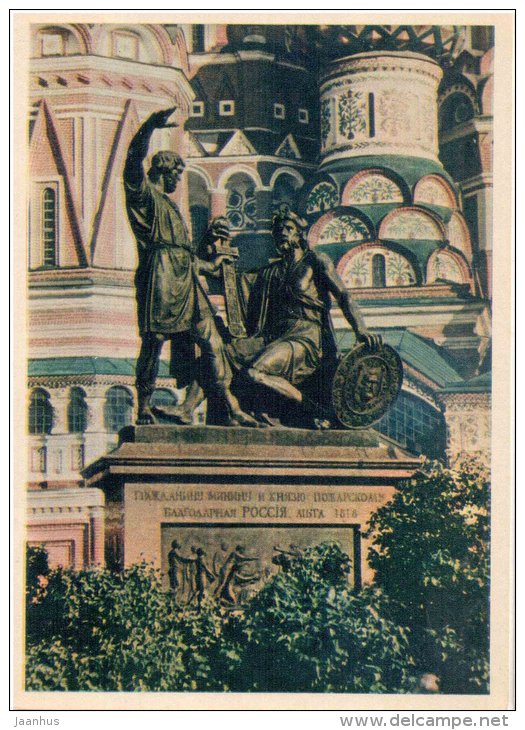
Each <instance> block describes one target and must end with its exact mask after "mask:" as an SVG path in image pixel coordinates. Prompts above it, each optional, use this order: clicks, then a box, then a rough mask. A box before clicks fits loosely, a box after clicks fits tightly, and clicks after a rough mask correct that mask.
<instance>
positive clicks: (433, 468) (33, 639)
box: [26, 464, 489, 694]
mask: <svg viewBox="0 0 525 730" xmlns="http://www.w3.org/2000/svg"><path fill="white" fill-rule="evenodd" d="M488 495H489V491H488V484H487V480H486V478H485V475H484V474H483V473H482V472H481V471H480V470H479V469H478V468H477V467H475V466H474V465H473V464H466V465H463V466H461V467H460V468H459V469H458V470H457V471H451V470H447V469H444V468H443V467H441V466H439V465H428V466H427V467H425V468H424V469H423V470H422V471H421V472H420V473H418V474H417V475H415V476H414V477H413V478H412V479H409V480H407V481H406V482H404V483H403V484H401V485H400V488H399V490H398V491H397V492H396V493H395V495H394V497H393V498H392V500H391V501H390V502H389V503H388V504H387V505H385V506H384V507H382V508H381V509H380V510H378V512H377V513H376V515H375V516H374V517H373V519H372V520H371V524H370V536H371V537H372V541H373V545H372V548H371V550H370V554H369V562H370V564H371V566H372V567H373V568H374V569H375V571H376V582H375V584H374V585H373V586H365V587H364V588H363V589H361V590H352V589H351V588H350V585H349V582H348V574H349V572H350V571H351V564H350V560H349V558H348V556H347V555H346V554H345V553H343V552H342V551H341V549H340V547H339V546H338V545H337V544H335V543H323V544H321V545H317V546H314V547H311V548H308V549H306V550H304V552H303V553H302V554H298V555H297V556H296V557H293V558H290V559H289V560H287V561H286V562H285V563H283V564H282V566H281V571H280V572H279V573H278V574H277V575H275V576H274V577H273V578H272V579H270V581H269V582H268V583H267V584H266V585H265V586H264V588H263V589H262V590H261V591H260V592H259V593H258V594H257V595H256V596H255V597H253V598H252V599H251V600H250V601H249V602H248V603H246V604H245V605H244V606H243V608H242V609H238V608H237V609H235V610H232V609H231V607H230V608H229V609H228V608H225V607H224V606H221V604H220V603H218V602H216V601H215V600H211V599H206V600H205V601H204V602H203V604H202V606H201V608H200V610H197V608H196V607H194V608H193V607H192V608H190V607H187V606H186V607H182V606H179V605H177V604H176V602H175V601H174V599H173V596H172V594H171V593H169V592H166V591H164V590H163V589H162V585H161V579H160V578H161V577H160V574H159V572H158V571H155V570H153V569H152V568H151V567H149V566H147V565H144V564H143V565H136V566H132V567H131V568H129V569H127V570H126V571H124V572H123V573H121V574H117V573H112V572H110V571H107V570H102V569H99V570H85V571H80V572H75V571H72V570H62V569H58V570H53V571H48V569H47V562H46V559H45V555H43V554H42V551H41V550H38V549H36V550H35V549H30V550H29V554H28V570H27V577H28V587H27V607H26V608H27V665H26V669H27V671H26V686H27V689H28V690H47V691H52V690H55V691H56V690H58V691H60V690H62V691H66V690H69V691H72V690H73V691H78V690H98V691H119V690H122V691H141V690H144V691H179V692H180V691H201V692H202V691H236V692H264V691H280V692H347V693H350V692H376V693H383V692H389V693H395V692H397V693H402V692H414V691H425V686H426V685H425V681H422V678H423V677H426V678H427V680H428V678H429V677H430V678H434V679H435V681H434V679H432V681H431V682H430V684H434V687H433V688H432V689H431V690H428V689H427V691H436V690H438V689H439V690H440V691H442V692H450V693H455V694H458V693H483V692H487V691H488V656H489V652H488V650H489V645H488V625H489V624H488V606H489V583H488V576H489V572H488V569H489V511H488V506H489V504H488ZM427 685H428V682H427ZM438 685H439V686H438Z"/></svg>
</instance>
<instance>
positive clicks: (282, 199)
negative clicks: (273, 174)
mask: <svg viewBox="0 0 525 730" xmlns="http://www.w3.org/2000/svg"><path fill="white" fill-rule="evenodd" d="M297 187H298V183H297V180H295V179H294V178H293V177H292V176H291V175H286V174H285V173H283V174H282V175H279V177H278V178H277V180H276V181H275V185H274V186H273V191H272V208H274V209H275V208H277V207H278V206H279V205H280V203H288V204H289V205H291V206H292V207H293V205H294V203H295V194H296V188H297Z"/></svg>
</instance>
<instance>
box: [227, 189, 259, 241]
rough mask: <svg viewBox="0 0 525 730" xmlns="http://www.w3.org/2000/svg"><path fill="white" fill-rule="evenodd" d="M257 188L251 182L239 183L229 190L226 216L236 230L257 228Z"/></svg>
mask: <svg viewBox="0 0 525 730" xmlns="http://www.w3.org/2000/svg"><path fill="white" fill-rule="evenodd" d="M256 211H257V208H256V202H255V188H254V186H253V185H250V184H243V185H238V186H237V187H235V188H234V189H233V190H230V191H229V192H228V199H227V201H226V217H227V218H228V221H229V222H230V225H231V227H232V228H234V229H235V230H243V229H245V228H255V216H256Z"/></svg>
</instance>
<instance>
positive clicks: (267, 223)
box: [256, 188, 273, 230]
mask: <svg viewBox="0 0 525 730" xmlns="http://www.w3.org/2000/svg"><path fill="white" fill-rule="evenodd" d="M256 202H257V223H258V227H259V228H262V229H265V230H268V229H270V228H271V222H272V215H273V197H272V190H271V188H260V189H259V190H257V192H256Z"/></svg>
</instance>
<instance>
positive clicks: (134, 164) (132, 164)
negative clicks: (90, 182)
mask: <svg viewBox="0 0 525 730" xmlns="http://www.w3.org/2000/svg"><path fill="white" fill-rule="evenodd" d="M176 109H177V107H176V106H172V107H170V108H169V109H164V110H163V111H160V112H154V113H153V114H151V115H150V116H149V117H148V118H147V119H146V121H145V122H144V124H143V125H142V126H141V127H140V129H139V131H138V132H137V133H136V135H135V136H134V137H133V139H132V140H131V143H130V145H129V148H128V156H127V158H126V165H125V167H124V181H125V182H126V183H127V184H128V185H130V186H131V187H139V186H140V184H141V183H142V181H143V180H144V168H143V166H142V163H143V161H144V159H145V157H146V155H147V154H148V147H149V141H150V139H151V135H152V134H153V132H154V131H155V129H166V128H168V127H176V126H177V125H176V124H175V123H171V124H168V119H169V118H170V117H171V115H172V114H173V112H174V111H175V110H176Z"/></svg>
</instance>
